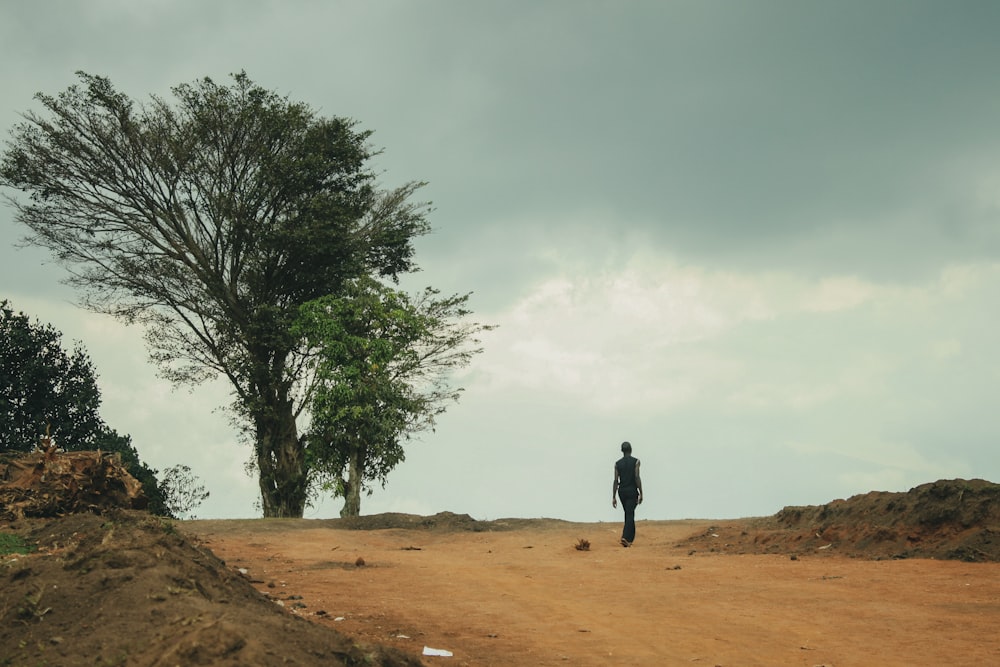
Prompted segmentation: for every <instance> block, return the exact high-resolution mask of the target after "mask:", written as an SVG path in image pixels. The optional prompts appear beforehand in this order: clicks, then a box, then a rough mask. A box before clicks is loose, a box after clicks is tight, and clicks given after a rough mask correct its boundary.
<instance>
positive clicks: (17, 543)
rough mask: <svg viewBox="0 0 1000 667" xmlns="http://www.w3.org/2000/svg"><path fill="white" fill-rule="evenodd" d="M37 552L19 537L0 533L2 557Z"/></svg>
mask: <svg viewBox="0 0 1000 667" xmlns="http://www.w3.org/2000/svg"><path fill="white" fill-rule="evenodd" d="M34 550H35V547H34V546H32V545H30V544H25V542H24V540H23V539H21V537H20V536H18V535H12V534H11V533H0V556H6V555H8V554H27V553H31V552H32V551H34Z"/></svg>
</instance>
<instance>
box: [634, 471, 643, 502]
mask: <svg viewBox="0 0 1000 667" xmlns="http://www.w3.org/2000/svg"><path fill="white" fill-rule="evenodd" d="M635 485H636V486H637V487H638V488H639V503H638V504H640V505H641V504H642V477H640V476H639V461H638V460H636V462H635Z"/></svg>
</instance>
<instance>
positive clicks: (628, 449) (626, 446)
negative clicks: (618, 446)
mask: <svg viewBox="0 0 1000 667" xmlns="http://www.w3.org/2000/svg"><path fill="white" fill-rule="evenodd" d="M622 452H624V453H625V454H631V453H632V445H631V444H629V442H628V441H626V442H623V443H622Z"/></svg>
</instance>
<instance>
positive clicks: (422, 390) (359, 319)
mask: <svg viewBox="0 0 1000 667" xmlns="http://www.w3.org/2000/svg"><path fill="white" fill-rule="evenodd" d="M469 296H470V295H469V294H464V295H452V296H450V297H441V296H440V295H439V292H438V290H435V289H433V288H427V289H425V290H424V291H423V292H422V293H421V294H419V295H417V296H416V297H411V296H410V295H408V294H406V293H405V292H402V291H400V290H397V289H393V288H392V287H390V286H387V285H385V284H383V283H380V282H378V281H376V280H373V279H371V278H367V277H365V278H361V279H358V280H355V281H352V282H351V283H349V284H348V286H347V289H345V291H344V294H343V295H342V296H339V297H325V298H321V299H317V300H315V301H311V302H309V303H307V304H305V305H304V306H303V307H302V308H301V316H300V318H299V321H298V325H297V326H298V327H299V330H300V331H302V332H303V334H304V335H305V337H306V340H307V341H308V342H309V343H310V344H311V345H312V346H313V348H314V349H315V351H316V360H317V369H316V374H315V379H316V385H317V386H316V390H315V392H314V393H313V395H312V400H311V403H310V414H311V418H312V420H311V424H310V428H309V431H308V434H307V437H308V439H309V442H310V447H309V457H310V468H311V470H312V473H313V474H314V475H315V481H316V482H317V483H318V484H320V485H321V486H322V487H323V488H325V489H327V490H329V491H332V492H333V493H334V495H338V496H343V498H344V507H343V509H342V510H341V516H357V515H358V514H360V512H361V492H362V490H367V491H368V492H369V493H370V492H371V484H372V483H373V482H380V483H381V484H382V485H383V486H384V485H385V482H386V477H387V476H388V474H389V472H390V471H391V470H392V469H393V468H395V466H396V465H397V464H399V463H401V462H402V461H403V459H404V457H405V451H404V449H403V443H404V442H405V441H406V440H408V439H410V438H411V437H413V436H414V435H415V434H416V433H418V432H420V431H423V430H425V429H428V428H432V427H433V426H434V421H435V418H436V417H437V416H438V415H440V414H441V413H443V412H444V411H445V410H446V409H447V405H448V404H449V403H451V402H452V401H455V400H458V397H459V393H460V391H461V389H456V388H453V387H452V386H451V382H450V381H451V379H452V377H451V374H452V372H453V371H454V370H456V369H459V368H461V367H463V366H465V365H467V364H468V363H469V361H470V360H471V359H472V357H473V355H475V354H477V353H478V352H480V351H481V348H479V347H478V344H479V340H478V339H477V337H476V336H477V335H478V334H479V333H481V332H483V331H488V330H490V329H492V328H493V326H491V325H484V324H479V323H476V322H471V321H469V320H468V319H467V316H468V315H470V311H469V310H468V308H467V303H468V300H469Z"/></svg>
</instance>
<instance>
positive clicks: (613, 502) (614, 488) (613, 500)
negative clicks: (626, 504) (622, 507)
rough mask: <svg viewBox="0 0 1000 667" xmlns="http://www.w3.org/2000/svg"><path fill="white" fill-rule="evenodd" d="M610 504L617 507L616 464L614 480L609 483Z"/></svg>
mask: <svg viewBox="0 0 1000 667" xmlns="http://www.w3.org/2000/svg"><path fill="white" fill-rule="evenodd" d="M611 506H612V507H618V466H615V481H614V482H613V483H612V484H611Z"/></svg>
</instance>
